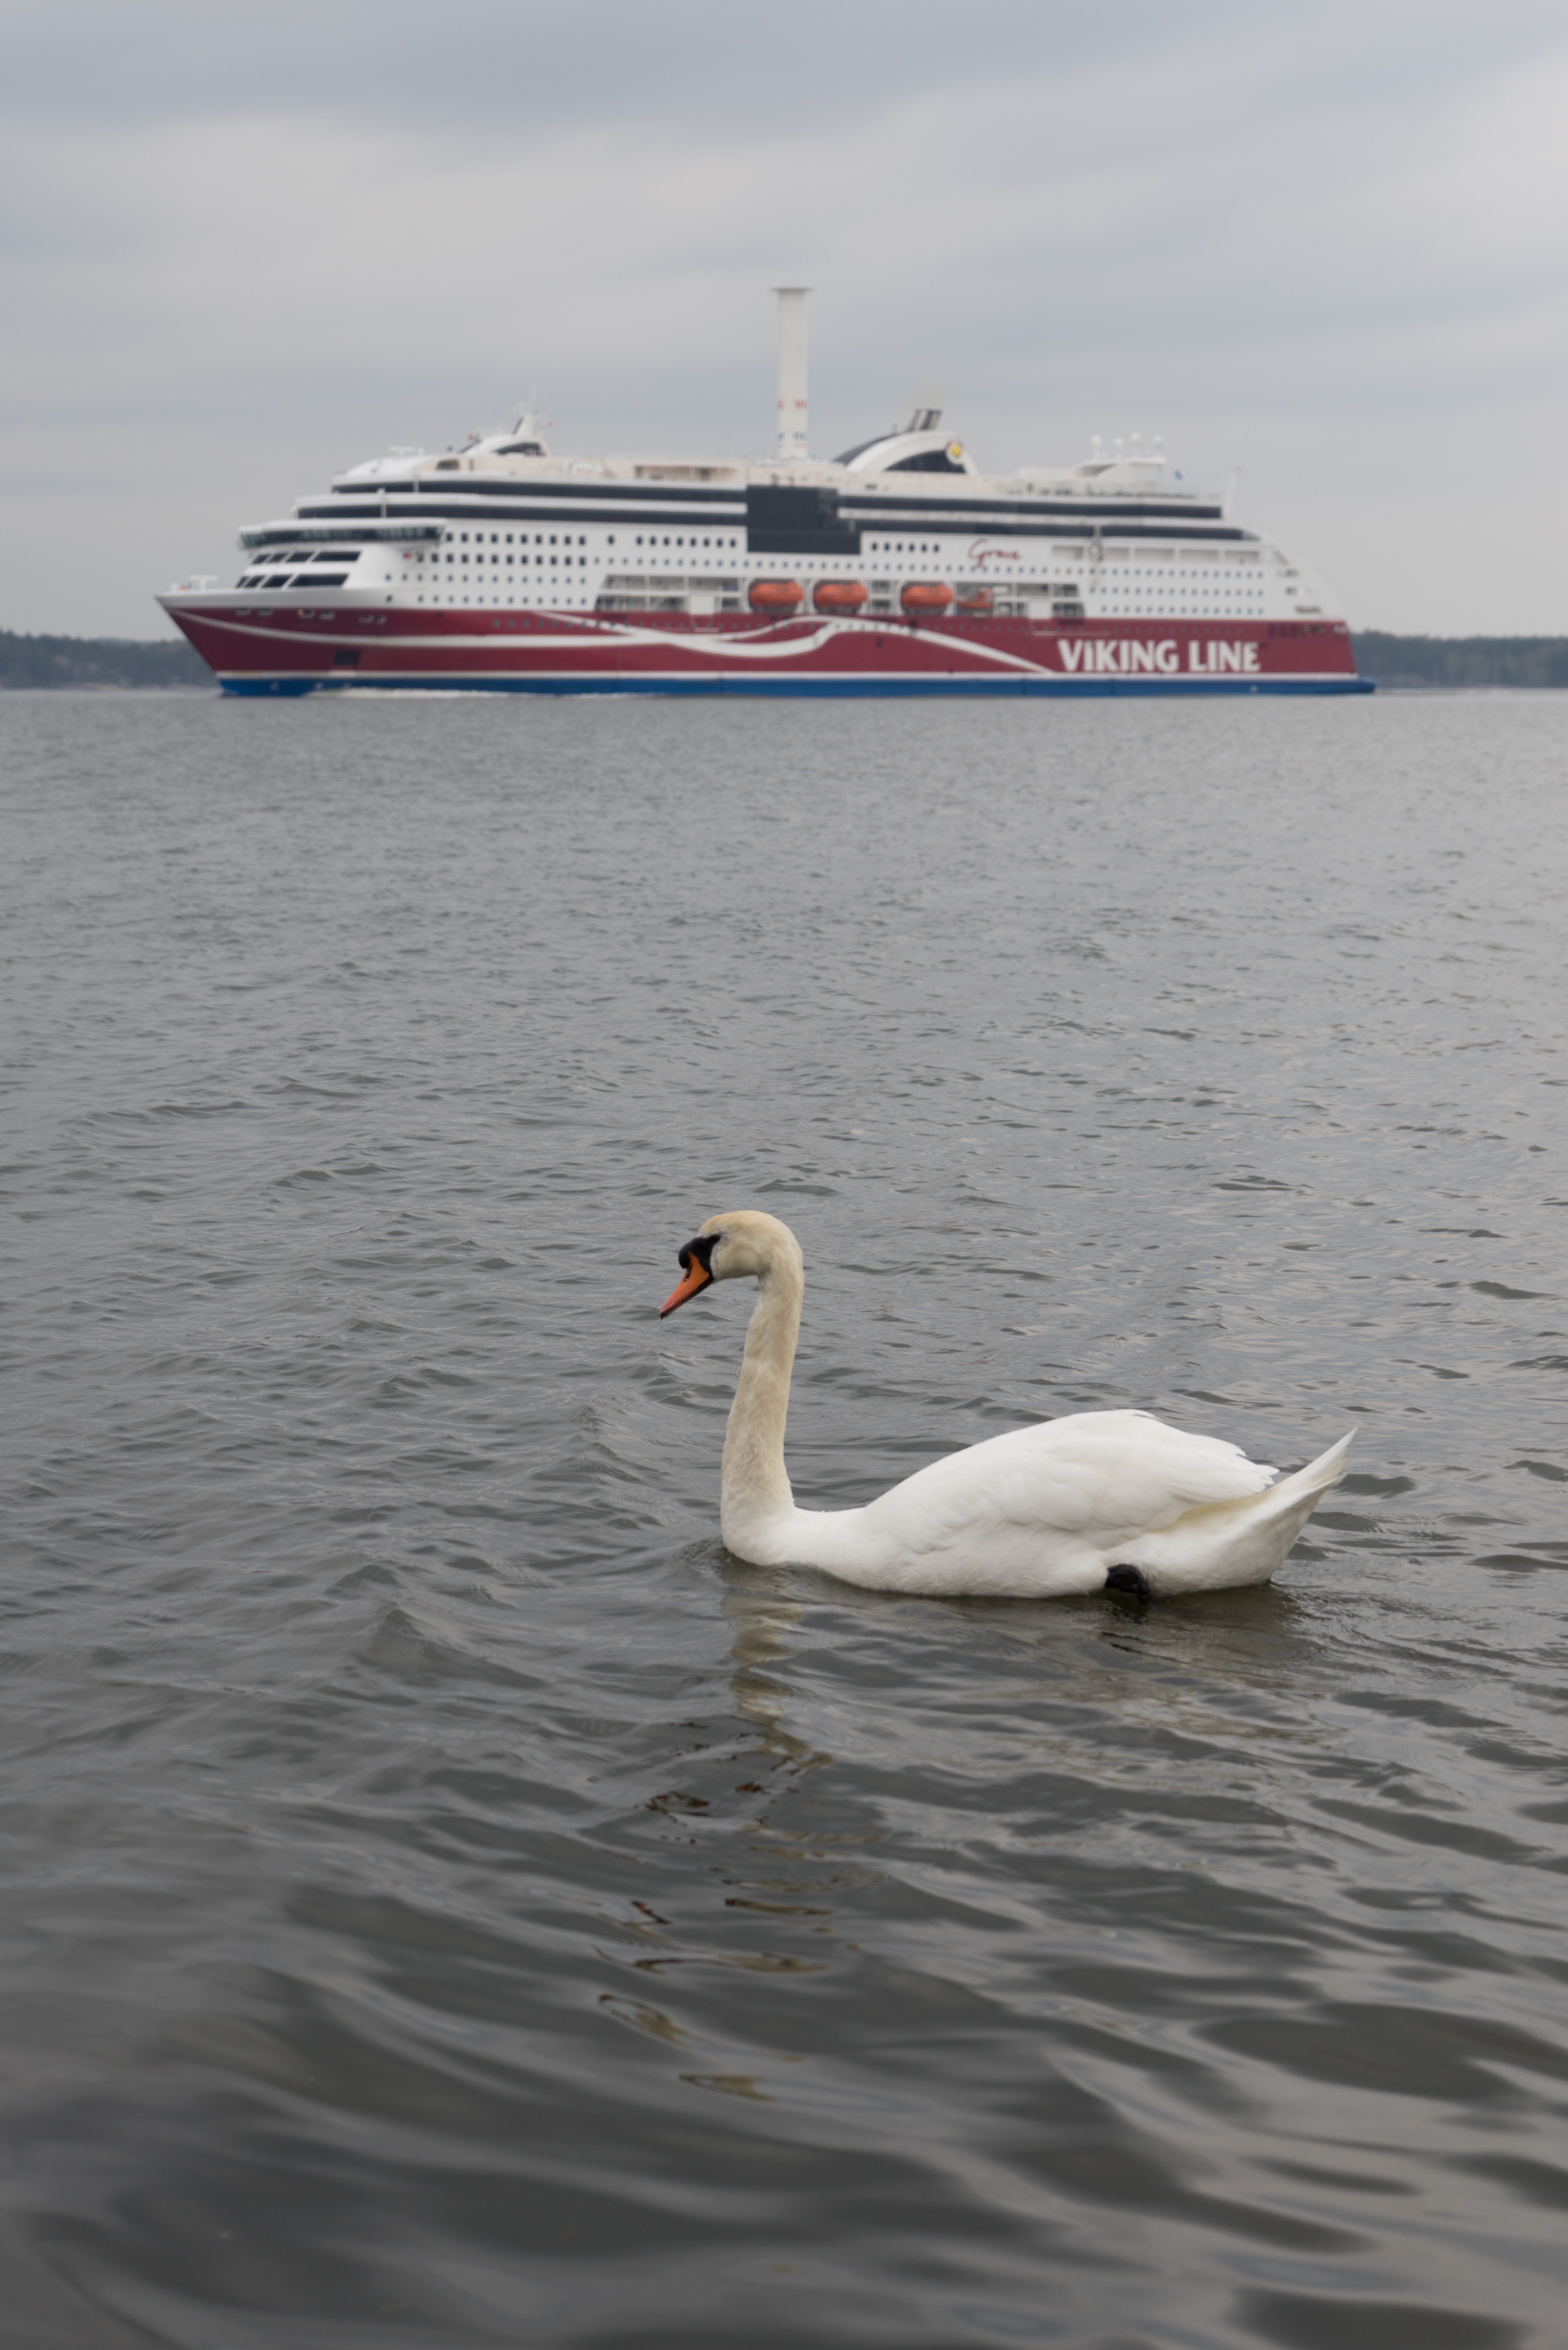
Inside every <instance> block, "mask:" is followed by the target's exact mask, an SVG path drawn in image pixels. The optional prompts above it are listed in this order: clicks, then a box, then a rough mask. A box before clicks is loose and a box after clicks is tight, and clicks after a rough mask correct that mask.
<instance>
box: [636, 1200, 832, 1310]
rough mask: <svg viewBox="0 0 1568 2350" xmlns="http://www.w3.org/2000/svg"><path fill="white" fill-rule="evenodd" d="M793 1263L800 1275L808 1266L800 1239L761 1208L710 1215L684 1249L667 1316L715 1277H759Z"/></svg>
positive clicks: (665, 1305) (792, 1268)
mask: <svg viewBox="0 0 1568 2350" xmlns="http://www.w3.org/2000/svg"><path fill="white" fill-rule="evenodd" d="M786 1267H787V1268H788V1270H789V1271H791V1272H792V1273H794V1274H795V1276H796V1277H797V1278H798V1277H799V1276H800V1274H801V1270H802V1259H801V1253H800V1243H799V1242H798V1241H797V1240H796V1239H795V1236H794V1233H793V1232H791V1230H790V1228H789V1226H788V1225H787V1224H781V1223H780V1222H779V1220H778V1218H777V1217H776V1216H770V1215H767V1214H765V1213H764V1212H763V1210H762V1209H761V1208H732V1209H731V1210H730V1211H728V1212H727V1213H726V1214H724V1215H722V1216H710V1217H709V1219H708V1221H707V1222H706V1223H705V1224H704V1225H703V1227H702V1229H701V1232H699V1233H698V1235H697V1237H696V1239H695V1240H691V1241H688V1242H687V1243H686V1245H685V1247H684V1248H683V1249H682V1250H681V1252H680V1272H681V1275H682V1278H681V1281H680V1286H679V1288H677V1289H672V1290H671V1291H670V1295H669V1296H668V1297H667V1298H666V1299H665V1301H664V1303H663V1305H661V1306H660V1307H659V1315H660V1318H662V1317H663V1316H664V1315H666V1314H673V1313H674V1311H675V1309H676V1307H677V1306H678V1305H685V1303H686V1301H687V1299H688V1298H689V1297H695V1296H696V1295H697V1293H698V1291H699V1290H700V1289H706V1288H707V1287H708V1285H709V1284H710V1283H711V1282H715V1281H738V1280H740V1279H741V1278H742V1275H744V1274H752V1275H753V1276H754V1277H755V1279H757V1280H758V1281H766V1279H767V1278H768V1275H769V1274H772V1273H776V1272H778V1271H780V1270H781V1269H783V1268H786Z"/></svg>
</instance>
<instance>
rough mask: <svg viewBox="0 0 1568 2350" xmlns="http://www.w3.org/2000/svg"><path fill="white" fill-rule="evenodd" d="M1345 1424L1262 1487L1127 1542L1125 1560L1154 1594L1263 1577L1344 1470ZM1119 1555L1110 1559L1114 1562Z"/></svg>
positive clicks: (1347, 1438) (1284, 1555) (1204, 1588)
mask: <svg viewBox="0 0 1568 2350" xmlns="http://www.w3.org/2000/svg"><path fill="white" fill-rule="evenodd" d="M1354 1435H1355V1430H1354V1429H1352V1430H1350V1431H1349V1433H1348V1434H1346V1435H1345V1436H1342V1437H1341V1438H1340V1440H1339V1441H1338V1443H1337V1444H1331V1445H1330V1446H1329V1449H1328V1451H1326V1452H1320V1453H1319V1455H1318V1457H1317V1459H1316V1460H1315V1461H1308V1462H1307V1465H1306V1467H1305V1468H1304V1469H1297V1470H1296V1471H1294V1472H1293V1474H1292V1475H1291V1476H1289V1477H1282V1478H1281V1479H1280V1481H1279V1483H1278V1484H1277V1485H1271V1486H1269V1487H1268V1489H1267V1490H1266V1491H1265V1492H1262V1493H1248V1494H1245V1495H1243V1496H1242V1498H1241V1500H1240V1501H1235V1502H1210V1503H1206V1504H1204V1505H1203V1506H1202V1507H1201V1508H1199V1509H1196V1510H1189V1511H1187V1512H1186V1513H1184V1515H1182V1516H1181V1517H1179V1518H1178V1519H1177V1521H1176V1523H1175V1524H1174V1525H1171V1526H1167V1527H1165V1529H1164V1530H1163V1531H1162V1532H1161V1533H1159V1534H1140V1535H1139V1536H1138V1537H1137V1540H1136V1541H1134V1542H1131V1543H1129V1544H1127V1552H1126V1563H1127V1565H1134V1566H1138V1567H1141V1568H1142V1570H1143V1573H1144V1575H1145V1577H1146V1579H1147V1583H1148V1586H1149V1589H1150V1591H1151V1592H1153V1594H1154V1595H1155V1596H1156V1597H1157V1598H1159V1597H1170V1596H1174V1595H1175V1594H1176V1593H1178V1592H1181V1591H1226V1590H1232V1589H1234V1588H1235V1587H1236V1586H1239V1585H1241V1584H1247V1583H1267V1581H1268V1580H1269V1577H1270V1576H1271V1575H1272V1574H1273V1573H1274V1571H1275V1569H1276V1568H1277V1567H1280V1566H1282V1565H1284V1562H1285V1560H1286V1558H1287V1557H1288V1556H1289V1555H1290V1552H1291V1549H1292V1547H1293V1544H1294V1543H1295V1540H1296V1537H1297V1536H1298V1535H1299V1534H1300V1533H1301V1530H1302V1528H1303V1526H1304V1525H1305V1523H1306V1522H1307V1520H1308V1519H1309V1518H1310V1517H1311V1515H1312V1513H1313V1512H1314V1510H1315V1509H1316V1507H1317V1505H1318V1503H1320V1502H1321V1501H1322V1499H1323V1497H1324V1494H1325V1493H1326V1492H1328V1491H1329V1490H1330V1488H1331V1487H1332V1486H1334V1485H1337V1484H1338V1482H1339V1481H1340V1479H1341V1478H1342V1477H1343V1476H1344V1474H1345V1453H1346V1452H1347V1451H1349V1449H1350V1442H1351V1438H1352V1437H1353V1436H1354ZM1116 1563H1119V1562H1113V1564H1116Z"/></svg>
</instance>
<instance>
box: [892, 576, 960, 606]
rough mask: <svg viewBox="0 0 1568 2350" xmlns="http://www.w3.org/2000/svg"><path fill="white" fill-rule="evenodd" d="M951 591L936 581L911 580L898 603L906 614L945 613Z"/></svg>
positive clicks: (951, 598)
mask: <svg viewBox="0 0 1568 2350" xmlns="http://www.w3.org/2000/svg"><path fill="white" fill-rule="evenodd" d="M952 600H953V591H952V589H951V588H950V587H946V586H945V585H944V584H943V583H942V582H941V581H940V580H938V579H911V580H910V582H909V586H908V587H906V588H905V590H904V592H903V594H902V595H901V596H900V597H899V598H898V601H899V602H900V604H902V606H903V607H904V609H905V611H906V612H910V613H920V612H945V611H946V610H947V608H948V606H949V605H950V603H951V602H952Z"/></svg>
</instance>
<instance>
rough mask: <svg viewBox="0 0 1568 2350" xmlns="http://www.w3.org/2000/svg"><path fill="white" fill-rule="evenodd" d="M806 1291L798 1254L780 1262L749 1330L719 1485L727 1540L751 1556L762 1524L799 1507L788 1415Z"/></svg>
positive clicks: (761, 1290)
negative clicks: (788, 1457) (787, 1459)
mask: <svg viewBox="0 0 1568 2350" xmlns="http://www.w3.org/2000/svg"><path fill="white" fill-rule="evenodd" d="M804 1295H805V1274H804V1272H803V1271H802V1268H801V1265H800V1263H799V1260H798V1258H796V1260H795V1261H794V1263H791V1262H789V1261H788V1260H787V1259H785V1260H782V1261H779V1262H775V1263H774V1264H772V1265H770V1266H769V1268H768V1270H767V1272H766V1273H765V1274H763V1277H762V1280H761V1282H760V1284H759V1285H758V1295H757V1302H756V1305H755V1306H754V1307H753V1312H752V1319H751V1323H750V1326H749V1327H748V1329H747V1331H746V1352H745V1357H744V1359H743V1360H742V1364H741V1377H740V1380H739V1383H738V1384H737V1386H736V1388H735V1400H734V1402H733V1403H732V1405H731V1407H730V1425H729V1429H728V1431H727V1433H726V1435H725V1438H724V1465H723V1470H722V1475H721V1480H720V1489H719V1522H720V1524H721V1526H722V1530H723V1535H724V1540H725V1542H726V1543H727V1544H729V1546H730V1548H731V1549H732V1550H733V1551H737V1552H738V1553H739V1554H740V1555H741V1556H742V1557H743V1558H745V1557H752V1556H753V1555H755V1552H754V1547H753V1543H754V1537H755V1536H756V1535H757V1534H759V1533H760V1532H761V1530H762V1528H763V1526H764V1525H765V1524H766V1523H768V1522H769V1521H770V1520H774V1521H776V1520H777V1519H778V1518H779V1517H781V1516H787V1515H788V1514H789V1513H791V1512H792V1511H793V1509H794V1496H793V1494H792V1493H791V1492H790V1487H789V1477H788V1474H787V1472H786V1471H785V1469H784V1419H785V1416H786V1414H787V1413H788V1411H789V1375H790V1367H791V1366H792V1364H793V1363H794V1347H795V1340H796V1339H797V1338H798V1337H799V1336H800V1307H801V1299H802V1298H803V1296H804Z"/></svg>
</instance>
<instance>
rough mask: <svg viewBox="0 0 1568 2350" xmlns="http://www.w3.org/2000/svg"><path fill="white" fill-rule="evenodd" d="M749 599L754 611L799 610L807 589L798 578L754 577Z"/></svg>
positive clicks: (780, 611)
mask: <svg viewBox="0 0 1568 2350" xmlns="http://www.w3.org/2000/svg"><path fill="white" fill-rule="evenodd" d="M747 600H748V602H749V603H750V605H751V608H752V609H753V612H779V613H785V612H798V611H799V609H800V608H801V606H802V605H803V604H804V603H805V588H804V587H802V586H801V584H800V582H799V580H798V579H753V582H752V586H751V592H750V595H749V597H748V598H747Z"/></svg>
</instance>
